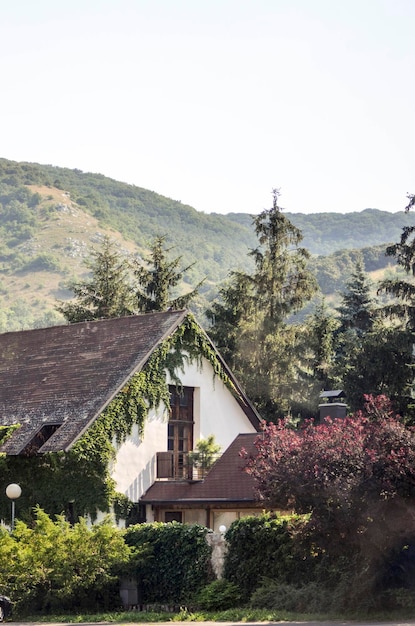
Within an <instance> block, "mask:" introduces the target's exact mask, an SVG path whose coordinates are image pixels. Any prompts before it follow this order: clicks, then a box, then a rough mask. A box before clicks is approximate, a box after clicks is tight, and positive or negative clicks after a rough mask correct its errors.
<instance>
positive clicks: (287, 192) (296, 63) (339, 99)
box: [0, 0, 415, 214]
mask: <svg viewBox="0 0 415 626" xmlns="http://www.w3.org/2000/svg"><path fill="white" fill-rule="evenodd" d="M414 18H415V1H414V0H36V1H35V2H34V1H33V0H15V1H12V0H8V1H7V0H4V1H3V2H2V6H1V12H0V59H1V61H0V63H1V73H0V81H1V82H0V84H1V98H0V124H1V133H0V145H1V150H0V156H2V157H4V158H6V159H12V160H16V161H31V162H37V163H43V164H52V165H58V166H62V167H70V168H79V169H82V170H83V171H86V172H98V173H101V174H105V175H106V176H110V177H111V178H115V179H116V180H120V181H125V182H128V183H133V184H135V185H138V186H140V187H145V188H146V189H151V190H153V191H156V192H158V193H161V194H163V195H165V196H168V197H170V198H174V199H175V200H181V201H182V202H183V203H186V204H190V205H192V206H194V207H195V208H196V209H197V210H199V211H205V212H211V211H216V212H220V213H227V212H231V211H241V212H246V213H251V214H253V213H258V212H259V211H261V210H262V209H264V208H270V206H271V205H272V196H271V191H272V189H273V188H274V187H278V188H280V189H281V202H280V204H281V205H282V206H283V207H284V208H285V209H287V210H288V211H292V212H302V213H311V212H320V211H339V212H347V211H361V210H363V209H365V208H378V209H382V210H387V211H398V210H402V209H403V207H404V206H405V204H406V194H407V193H408V192H413V193H415V180H414V166H415V150H414V146H415V125H414V102H415V81H414V76H415V46H414V43H415V40H414V27H415V20H414Z"/></svg>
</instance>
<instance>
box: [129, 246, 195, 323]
mask: <svg viewBox="0 0 415 626" xmlns="http://www.w3.org/2000/svg"><path fill="white" fill-rule="evenodd" d="M170 250H171V248H166V247H165V237H161V236H158V237H156V238H155V239H154V241H153V243H152V244H151V248H150V255H149V256H148V257H147V258H146V259H144V264H143V263H142V262H141V261H137V260H136V261H135V262H134V266H133V274H134V277H135V300H136V305H135V306H136V308H137V310H138V312H140V313H149V312H151V311H166V310H167V309H170V310H179V309H184V308H186V307H187V306H188V304H189V302H190V301H191V300H192V299H193V298H194V297H195V296H196V295H197V293H198V290H199V288H200V286H201V285H202V283H203V281H201V282H200V283H199V284H198V285H197V286H196V287H195V288H194V289H192V290H191V291H189V292H187V293H181V294H179V295H176V296H173V295H172V292H173V293H174V290H175V289H176V291H177V288H178V286H179V285H180V283H181V281H182V280H183V276H184V274H185V273H186V272H187V271H188V270H190V268H192V267H193V265H194V264H193V263H192V264H191V265H188V266H187V267H184V268H183V269H179V266H180V262H181V259H182V257H177V258H175V259H173V260H172V261H170V260H169V259H168V253H169V252H170Z"/></svg>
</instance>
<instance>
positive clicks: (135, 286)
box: [56, 237, 201, 323]
mask: <svg viewBox="0 0 415 626" xmlns="http://www.w3.org/2000/svg"><path fill="white" fill-rule="evenodd" d="M167 253H168V250H166V249H165V241H164V238H163V237H156V239H155V240H154V242H153V244H152V247H151V256H150V258H149V259H147V261H146V262H145V263H143V261H142V260H138V259H137V258H134V259H133V258H130V257H129V256H125V255H124V256H123V255H122V254H121V253H120V252H119V251H118V250H117V248H116V244H115V242H114V241H112V240H111V239H110V238H109V237H104V239H103V241H102V244H101V247H100V248H99V249H92V252H91V259H89V260H87V261H86V263H85V265H86V267H87V268H88V269H89V270H90V273H91V276H90V277H89V278H88V279H87V280H86V281H82V282H74V283H72V284H71V285H70V287H71V290H72V292H73V295H74V300H73V301H71V302H61V303H60V304H59V305H58V306H57V307H56V308H57V310H58V311H59V312H61V313H62V314H63V315H64V317H65V319H66V320H67V321H68V322H70V323H74V322H85V321H91V320H99V319H105V318H112V317H122V316H124V315H134V314H137V313H150V312H152V311H166V310H167V309H174V310H177V309H182V308H186V306H187V305H188V304H189V302H190V301H191V300H192V299H193V298H194V297H195V296H196V295H197V292H198V288H199V287H200V284H201V283H200V284H199V285H198V286H197V287H196V288H195V289H193V290H191V291H187V292H186V293H184V294H182V295H179V296H177V297H172V296H171V293H172V290H174V289H177V288H179V287H181V286H182V285H181V282H182V279H183V276H184V274H185V272H186V271H187V270H188V269H189V268H190V267H191V266H189V267H187V268H184V269H182V270H178V266H179V263H180V257H178V258H176V259H173V260H172V261H169V260H168V258H167Z"/></svg>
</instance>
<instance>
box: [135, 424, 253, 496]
mask: <svg viewBox="0 0 415 626" xmlns="http://www.w3.org/2000/svg"><path fill="white" fill-rule="evenodd" d="M257 437H258V433H246V434H240V435H238V436H237V437H236V439H234V441H233V442H232V443H231V445H230V446H229V447H228V448H227V449H226V450H225V452H224V453H223V454H222V456H221V457H220V458H219V459H218V460H217V461H216V463H215V465H214V466H213V467H212V469H211V470H210V472H209V473H208V474H207V476H206V477H205V479H204V480H203V481H201V482H186V481H180V482H179V481H164V480H160V481H157V482H155V483H153V485H152V486H151V487H150V488H149V489H148V490H147V491H146V493H145V494H144V495H143V496H142V498H141V499H140V501H141V502H143V503H147V504H154V505H159V506H162V505H169V504H175V505H177V504H182V505H184V506H185V505H197V504H198V503H209V504H215V503H216V504H221V503H222V504H223V503H230V502H233V503H240V504H249V505H250V506H252V505H255V504H258V505H259V502H258V499H257V498H256V495H255V482H254V479H253V478H252V476H250V475H249V474H247V473H246V472H245V471H244V467H245V464H246V461H244V459H243V458H241V456H240V451H241V450H242V448H244V449H245V450H246V451H247V453H248V454H254V452H255V446H254V441H255V439H256V438H257Z"/></svg>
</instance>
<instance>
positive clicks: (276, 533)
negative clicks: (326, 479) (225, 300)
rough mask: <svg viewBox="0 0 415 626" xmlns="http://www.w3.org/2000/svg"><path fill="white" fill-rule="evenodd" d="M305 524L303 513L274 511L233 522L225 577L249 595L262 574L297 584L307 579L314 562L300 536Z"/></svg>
mask: <svg viewBox="0 0 415 626" xmlns="http://www.w3.org/2000/svg"><path fill="white" fill-rule="evenodd" d="M303 525H304V518H302V517H299V516H291V517H278V516H277V515H272V514H264V515H261V516H258V517H244V518H241V519H240V520H237V521H235V522H233V523H232V524H231V526H230V527H229V529H228V531H227V533H226V540H227V542H228V550H227V553H226V556H225V563H224V578H225V579H226V580H229V581H230V582H234V583H235V584H237V585H238V587H239V588H240V589H242V591H243V593H244V594H245V595H246V596H250V594H251V593H252V591H253V590H254V589H255V588H256V587H258V585H259V584H260V581H261V579H262V578H263V577H268V578H272V579H273V580H277V581H279V582H281V583H291V582H294V581H295V582H296V583H297V584H298V583H299V582H300V581H301V580H305V579H307V577H308V576H309V572H310V569H312V568H313V567H314V562H313V558H312V557H311V555H310V554H309V552H308V551H307V549H306V547H305V546H304V545H303V544H302V542H301V541H300V540H299V536H300V533H299V530H300V529H301V528H302V527H303Z"/></svg>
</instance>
